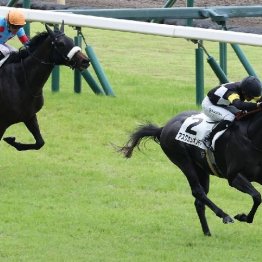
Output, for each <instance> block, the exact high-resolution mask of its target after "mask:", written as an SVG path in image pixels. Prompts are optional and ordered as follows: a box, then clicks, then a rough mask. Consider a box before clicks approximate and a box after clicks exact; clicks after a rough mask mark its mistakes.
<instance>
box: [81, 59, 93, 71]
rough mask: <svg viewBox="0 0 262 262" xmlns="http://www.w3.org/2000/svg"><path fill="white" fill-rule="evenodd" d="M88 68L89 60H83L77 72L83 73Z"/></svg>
mask: <svg viewBox="0 0 262 262" xmlns="http://www.w3.org/2000/svg"><path fill="white" fill-rule="evenodd" d="M89 66H90V60H89V58H86V59H83V61H82V63H81V66H80V68H79V70H80V71H83V70H84V69H87V68H88V67H89Z"/></svg>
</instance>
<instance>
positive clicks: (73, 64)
mask: <svg viewBox="0 0 262 262" xmlns="http://www.w3.org/2000/svg"><path fill="white" fill-rule="evenodd" d="M64 35H65V34H64V33H60V34H58V35H56V36H55V37H53V39H52V41H51V46H52V49H53V50H55V52H56V53H57V54H59V55H60V57H61V58H62V59H63V60H64V61H65V62H67V63H68V66H69V67H70V68H72V69H74V68H75V67H76V63H77V62H76V61H74V60H72V59H73V57H74V55H75V54H76V53H77V52H79V51H81V48H80V47H79V46H74V47H73V48H72V49H71V50H70V51H69V52H68V54H66V55H65V54H64V53H62V52H61V50H60V49H59V47H58V45H57V41H58V39H59V38H60V37H62V36H64ZM50 37H52V36H50ZM30 55H31V57H33V58H34V59H35V60H37V61H38V62H39V63H40V64H43V65H51V66H55V65H56V63H55V62H49V61H45V60H44V59H40V58H38V57H37V56H35V55H34V54H33V53H31V54H30ZM50 60H52V59H50Z"/></svg>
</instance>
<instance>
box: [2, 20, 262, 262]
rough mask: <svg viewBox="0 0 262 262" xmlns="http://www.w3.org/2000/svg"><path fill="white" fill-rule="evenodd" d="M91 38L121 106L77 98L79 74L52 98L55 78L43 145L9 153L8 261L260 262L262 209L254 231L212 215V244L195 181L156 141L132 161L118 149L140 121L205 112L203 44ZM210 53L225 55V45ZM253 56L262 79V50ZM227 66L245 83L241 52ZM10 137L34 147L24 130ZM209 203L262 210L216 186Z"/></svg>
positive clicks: (44, 113) (97, 34) (64, 78)
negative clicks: (198, 94)
mask: <svg viewBox="0 0 262 262" xmlns="http://www.w3.org/2000/svg"><path fill="white" fill-rule="evenodd" d="M33 30H35V31H42V30H43V26H39V25H38V26H37V27H36V29H35V28H34V29H33ZM67 33H69V34H70V35H71V36H73V31H72V30H71V29H68V28H67ZM84 34H85V36H86V38H87V41H88V43H89V44H91V45H92V46H93V48H94V49H95V52H96V53H97V55H98V57H99V60H100V62H101V64H102V65H103V68H104V70H105V72H106V74H107V76H108V79H109V80H110V83H111V85H112V87H113V89H114V91H115V93H116V97H114V98H112V97H102V96H95V95H94V94H93V93H92V91H91V89H90V88H89V87H88V86H87V84H86V83H84V82H83V85H82V94H81V95H75V94H73V72H72V71H71V70H70V69H67V68H63V70H61V91H60V92H59V93H57V94H52V93H51V92H50V81H49V82H48V83H47V84H46V87H45V90H44V92H45V101H46V103H45V106H44V108H43V109H42V110H41V112H40V113H39V114H38V118H39V124H40V127H41V131H42V134H43V136H44V138H45V141H46V145H45V146H44V148H42V149H41V150H40V151H35V152H34V151H31V152H17V151H15V150H14V149H13V148H11V147H10V146H8V145H7V144H5V143H4V142H2V143H1V144H0V148H1V155H0V160H1V166H0V169H1V173H0V199H1V201H0V210H1V212H0V261H132V262H133V261H150V262H151V261H157V262H158V261H178V262H181V261H185V262H188V261H206V262H209V261H211V260H212V261H243V262H244V261H245V262H246V261H260V256H261V244H262V243H261V242H262V240H261V237H260V236H261V233H262V229H261V228H262V214H261V211H260V210H261V209H259V210H258V213H257V215H256V218H255V221H254V223H253V224H251V225H249V224H242V223H239V222H236V223H234V224H232V225H224V224H223V223H222V221H221V219H219V218H217V217H216V216H215V215H214V214H213V213H212V212H211V211H210V210H207V217H208V221H209V225H210V228H211V231H212V233H213V236H212V237H211V238H209V237H204V236H203V234H202V230H201V228H200V224H199V221H198V218H197V215H196V212H195V209H194V205H193V202H194V199H193V197H192V196H191V192H190V188H189V186H188V184H187V181H186V179H185V177H184V176H183V174H182V173H181V172H180V171H179V170H178V168H176V167H175V166H173V165H172V164H171V163H170V161H169V160H168V159H167V158H166V157H165V155H164V154H163V152H162V151H161V149H160V147H159V146H158V145H157V144H155V143H154V142H148V143H147V144H146V148H144V149H143V151H142V152H137V151H135V152H134V156H133V158H131V159H129V160H125V159H123V158H122V157H121V156H120V155H118V154H117V153H116V152H115V151H114V149H113V148H112V146H111V143H114V144H117V145H123V144H124V143H125V142H126V141H127V139H128V134H129V132H130V131H132V130H133V129H134V128H135V127H136V126H137V125H138V124H139V123H142V122H145V121H152V122H155V123H157V124H159V125H162V124H164V123H165V122H166V121H168V120H169V119H170V118H171V117H172V116H173V115H175V114H177V113H178V112H181V111H184V110H188V109H196V108H197V107H196V106H195V87H194V81H195V80H194V79H195V76H194V45H193V44H192V43H191V42H188V41H186V40H182V39H170V38H163V37H155V36H145V35H138V34H129V33H120V32H110V31H102V30H93V29H85V30H84ZM206 45H207V46H208V49H209V51H210V52H211V53H212V54H213V55H214V56H215V57H217V47H218V46H217V44H215V43H207V44H206ZM244 49H245V52H246V53H247V55H248V57H249V58H250V61H251V63H252V64H253V65H254V68H255V69H256V71H257V72H261V69H262V68H261V63H260V61H259V60H257V57H261V48H254V47H244ZM229 64H230V66H229V71H230V76H231V78H232V81H233V80H238V79H240V78H242V77H244V76H245V73H244V71H243V69H242V68H241V66H239V63H238V62H237V59H236V57H235V56H234V55H233V54H232V52H230V53H229ZM90 70H91V72H92V69H90ZM205 75H206V79H205V83H206V90H208V89H209V88H211V87H212V86H214V85H216V84H217V83H218V82H217V79H216V78H215V77H214V76H213V74H212V72H211V70H210V69H209V68H208V66H206V73H205ZM8 135H11V136H13V135H15V136H16V137H17V139H18V140H20V141H27V142H31V141H33V140H32V137H31V135H30V134H29V133H28V131H27V130H26V128H25V127H24V126H23V125H22V124H18V125H15V126H12V127H11V128H9V129H8V130H7V132H6V134H5V136H8ZM258 189H261V186H258ZM209 196H210V198H211V199H212V200H213V201H215V203H216V204H217V205H219V206H220V207H222V208H223V209H224V210H225V211H226V212H228V213H230V214H231V215H235V214H237V213H238V212H247V211H248V210H249V209H250V207H251V204H252V202H251V199H250V197H249V196H247V195H244V194H241V193H239V192H237V191H236V190H234V189H232V188H229V186H228V184H227V182H226V181H225V180H221V179H218V178H216V177H212V178H211V189H210V194H209Z"/></svg>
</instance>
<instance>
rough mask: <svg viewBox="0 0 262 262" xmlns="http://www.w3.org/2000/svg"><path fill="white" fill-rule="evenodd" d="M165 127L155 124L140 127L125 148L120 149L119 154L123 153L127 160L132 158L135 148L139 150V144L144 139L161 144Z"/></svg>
mask: <svg viewBox="0 0 262 262" xmlns="http://www.w3.org/2000/svg"><path fill="white" fill-rule="evenodd" d="M162 129H163V127H158V126H156V125H154V124H146V125H141V126H139V127H138V128H137V129H136V130H135V131H134V132H133V133H132V134H131V135H130V139H129V140H128V142H127V143H126V145H125V146H123V147H120V149H119V152H121V153H123V155H124V156H125V157H126V158H130V157H131V156H132V153H133V150H134V148H135V147H137V148H138V149H139V144H140V142H141V141H142V139H143V138H151V139H153V140H154V141H155V142H156V143H159V142H160V135H161V132H162Z"/></svg>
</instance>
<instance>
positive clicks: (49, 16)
mask: <svg viewBox="0 0 262 262" xmlns="http://www.w3.org/2000/svg"><path fill="white" fill-rule="evenodd" d="M9 9H10V7H0V16H5V15H6V14H7V12H8V10H9ZM21 10H23V12H24V13H25V16H26V19H27V20H28V21H32V22H33V21H36V22H44V23H54V24H59V23H61V22H62V20H64V22H65V24H67V25H71V26H79V27H92V28H99V29H107V30H116V31H125V32H133V33H141V34H150V35H160V36H166V37H179V38H187V39H196V40H208V41H215V42H226V43H238V44H243V45H252V46H262V35H258V34H249V33H241V32H231V31H222V30H213V29H203V28H195V27H185V26H174V25H163V24H154V23H146V22H138V21H130V20H123V19H114V18H105V17H95V16H87V15H76V14H70V13H62V12H54V11H43V10H32V9H21Z"/></svg>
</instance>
